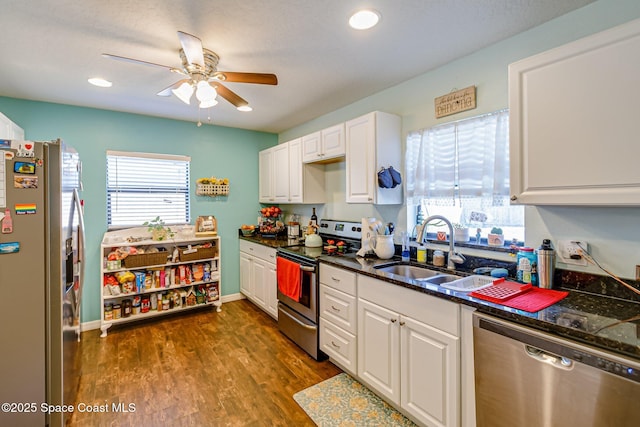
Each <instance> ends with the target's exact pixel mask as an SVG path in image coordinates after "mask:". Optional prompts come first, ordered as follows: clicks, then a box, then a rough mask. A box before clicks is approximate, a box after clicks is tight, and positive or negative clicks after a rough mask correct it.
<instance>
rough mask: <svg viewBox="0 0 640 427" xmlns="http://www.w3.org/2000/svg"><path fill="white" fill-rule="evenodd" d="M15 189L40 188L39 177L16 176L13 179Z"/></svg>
mask: <svg viewBox="0 0 640 427" xmlns="http://www.w3.org/2000/svg"><path fill="white" fill-rule="evenodd" d="M13 188H38V177H37V176H35V175H34V176H26V175H15V176H14V177H13Z"/></svg>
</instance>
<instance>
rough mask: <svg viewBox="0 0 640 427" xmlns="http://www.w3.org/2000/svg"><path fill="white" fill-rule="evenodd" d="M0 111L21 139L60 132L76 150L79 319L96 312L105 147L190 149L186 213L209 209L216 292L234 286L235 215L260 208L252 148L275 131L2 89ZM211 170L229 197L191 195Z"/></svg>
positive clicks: (246, 219) (273, 139) (251, 216)
mask: <svg viewBox="0 0 640 427" xmlns="http://www.w3.org/2000/svg"><path fill="white" fill-rule="evenodd" d="M0 112H2V113H3V114H4V115H6V116H7V117H9V118H10V119H11V120H12V121H14V122H15V123H17V124H18V125H19V126H20V127H22V128H23V129H24V130H25V137H26V138H27V139H31V140H50V139H55V138H61V139H63V140H64V141H65V142H66V143H67V144H69V145H72V146H74V147H75V148H76V149H77V150H78V152H79V153H80V157H81V159H82V162H83V184H84V191H83V193H82V197H83V199H84V202H85V221H86V229H87V236H86V238H87V264H86V277H87V280H86V285H85V290H84V295H83V308H82V321H83V322H89V321H93V320H98V319H100V294H99V292H100V291H101V286H100V283H101V280H100V260H101V256H100V242H101V241H102V235H103V233H104V232H105V231H106V224H107V217H106V175H105V174H106V158H105V156H106V151H107V150H121V151H137V152H148V153H166V154H180V155H186V156H191V186H192V189H193V191H192V193H191V194H192V195H193V196H192V199H191V217H192V218H193V219H195V218H196V217H197V216H198V215H205V214H213V215H215V216H216V219H217V220H218V227H219V231H218V232H219V234H220V236H221V240H222V241H221V244H222V294H223V295H229V294H234V293H238V292H240V285H239V266H238V262H239V261H238V228H239V227H240V225H241V224H242V223H254V222H255V219H256V216H257V212H258V209H259V204H258V151H260V150H262V149H265V148H268V147H270V146H273V145H275V144H276V143H277V136H276V135H275V134H269V133H264V132H254V131H248V130H242V129H234V128H227V127H220V126H211V125H202V126H201V127H197V126H196V124H195V123H193V122H183V121H177V120H168V119H161V118H154V117H148V116H141V115H135V114H127V113H118V112H113V111H105V110H97V109H90V108H80V107H73V106H68V105H60V104H50V103H44V102H34V101H25V100H19V99H12V98H3V97H0ZM212 175H213V176H217V177H227V178H229V181H230V192H229V196H228V197H225V198H211V197H206V196H196V195H195V181H196V179H197V178H199V177H205V176H212ZM192 222H193V221H192Z"/></svg>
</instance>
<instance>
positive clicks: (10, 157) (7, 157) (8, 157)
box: [4, 151, 15, 160]
mask: <svg viewBox="0 0 640 427" xmlns="http://www.w3.org/2000/svg"><path fill="white" fill-rule="evenodd" d="M14 156H15V154H13V151H5V152H4V159H5V160H13V157H14Z"/></svg>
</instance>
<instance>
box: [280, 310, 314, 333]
mask: <svg viewBox="0 0 640 427" xmlns="http://www.w3.org/2000/svg"><path fill="white" fill-rule="evenodd" d="M279 314H286V315H287V317H288V318H289V319H291V320H293V321H294V322H296V323H297V324H298V325H300V326H302V327H303V328H305V329H308V330H310V331H315V330H316V327H315V326H310V325H307V324H305V323H302V322H301V321H300V320H298V319H297V318H296V317H294V316H292V315H290V314H289V313H287V312H286V311H281V312H280V313H279Z"/></svg>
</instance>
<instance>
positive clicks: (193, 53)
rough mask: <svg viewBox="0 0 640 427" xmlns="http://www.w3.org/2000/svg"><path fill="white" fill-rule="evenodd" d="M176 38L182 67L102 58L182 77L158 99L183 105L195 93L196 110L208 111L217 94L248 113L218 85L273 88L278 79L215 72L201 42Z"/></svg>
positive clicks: (214, 62) (213, 56)
mask: <svg viewBox="0 0 640 427" xmlns="http://www.w3.org/2000/svg"><path fill="white" fill-rule="evenodd" d="M178 38H179V39H180V44H181V45H182V48H181V49H180V59H181V60H182V67H180V68H175V67H169V66H166V65H161V64H155V63H153V62H147V61H141V60H138V59H132V58H127V57H124V56H118V55H112V54H109V53H103V54H102V56H103V57H105V58H110V59H116V60H119V61H125V62H133V63H135V64H142V65H150V66H153V67H162V68H166V69H168V70H169V71H171V72H173V73H177V74H180V75H182V76H184V78H183V79H181V80H178V81H177V82H175V83H174V84H172V85H171V86H169V87H167V88H165V89H163V90H161V91H160V92H158V95H159V96H171V94H173V95H175V96H176V97H178V98H179V99H180V100H181V101H182V102H184V103H185V104H190V101H191V97H192V96H193V94H194V93H195V95H196V99H197V100H198V102H199V107H200V108H209V107H212V106H214V105H216V104H217V103H218V101H217V100H216V97H217V96H218V95H220V96H221V97H222V98H224V99H225V100H227V101H229V102H230V103H231V104H233V105H234V106H235V107H236V108H237V109H238V110H240V111H251V107H250V106H249V103H248V102H247V101H246V100H244V99H242V98H241V97H240V96H239V95H238V94H236V93H235V92H233V91H232V90H230V89H228V88H227V87H226V86H224V85H223V84H222V83H221V82H234V83H254V84H266V85H277V84H278V78H277V77H276V75H275V74H263V73H239V72H232V71H218V61H219V60H220V57H219V56H218V55H217V54H216V53H215V52H213V51H211V50H209V49H205V48H204V47H202V41H201V40H200V39H199V38H198V37H196V36H193V35H191V34H188V33H185V32H182V31H178Z"/></svg>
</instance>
